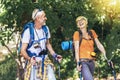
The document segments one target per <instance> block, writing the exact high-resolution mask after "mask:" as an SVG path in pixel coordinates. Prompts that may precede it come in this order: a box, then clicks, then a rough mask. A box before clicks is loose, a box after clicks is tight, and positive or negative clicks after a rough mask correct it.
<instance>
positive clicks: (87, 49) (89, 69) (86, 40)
mask: <svg viewBox="0 0 120 80" xmlns="http://www.w3.org/2000/svg"><path fill="white" fill-rule="evenodd" d="M76 24H77V27H78V28H79V30H80V32H81V34H82V35H81V36H80V34H79V32H78V31H75V32H74V35H73V41H74V46H75V58H76V62H77V70H78V71H81V73H82V76H83V78H84V80H94V78H93V74H94V69H95V64H94V60H95V59H94V57H93V56H95V52H94V42H95V44H96V45H97V47H98V49H99V50H100V51H101V52H102V53H103V54H104V57H105V59H106V60H107V57H106V52H105V49H104V47H103V45H102V44H101V43H100V41H99V40H98V36H97V34H96V33H95V31H94V30H90V32H91V33H92V36H93V38H92V37H91V36H90V34H89V31H88V30H87V27H88V20H87V18H85V17H84V16H79V17H77V19H76ZM80 37H82V41H81V44H80V45H79V42H80Z"/></svg>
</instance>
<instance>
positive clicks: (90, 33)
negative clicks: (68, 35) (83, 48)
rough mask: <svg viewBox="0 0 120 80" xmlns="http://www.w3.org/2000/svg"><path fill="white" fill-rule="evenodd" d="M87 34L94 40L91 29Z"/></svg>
mask: <svg viewBox="0 0 120 80" xmlns="http://www.w3.org/2000/svg"><path fill="white" fill-rule="evenodd" d="M88 34H89V35H90V36H91V38H92V39H93V41H94V42H95V39H94V36H93V34H92V31H91V30H89V31H88Z"/></svg>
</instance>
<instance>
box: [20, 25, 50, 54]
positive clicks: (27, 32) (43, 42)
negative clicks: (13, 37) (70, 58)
mask: <svg viewBox="0 0 120 80" xmlns="http://www.w3.org/2000/svg"><path fill="white" fill-rule="evenodd" d="M47 31H48V37H47V39H49V38H50V31H49V28H48V27H47ZM45 37H46V33H45V32H44V30H43V29H42V28H41V29H34V43H33V44H35V43H36V42H38V41H39V40H40V39H42V38H45ZM29 42H30V30H29V28H28V29H26V30H25V32H24V34H23V38H22V43H29ZM38 43H39V46H40V47H39V48H34V46H33V45H32V46H31V47H30V48H29V49H28V51H30V52H31V53H35V54H37V55H38V54H39V53H40V52H41V51H42V50H43V49H45V50H46V39H43V40H40V41H39V42H38Z"/></svg>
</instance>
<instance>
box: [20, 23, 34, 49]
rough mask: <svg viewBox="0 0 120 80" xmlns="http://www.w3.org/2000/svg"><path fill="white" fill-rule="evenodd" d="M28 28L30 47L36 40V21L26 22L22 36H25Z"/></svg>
mask: <svg viewBox="0 0 120 80" xmlns="http://www.w3.org/2000/svg"><path fill="white" fill-rule="evenodd" d="M28 28H29V30H30V43H29V44H28V48H30V47H31V46H32V44H33V41H34V22H28V23H27V24H25V26H24V29H23V32H22V37H23V33H24V31H25V30H26V29H28Z"/></svg>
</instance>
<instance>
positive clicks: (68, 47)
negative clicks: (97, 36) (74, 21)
mask: <svg viewBox="0 0 120 80" xmlns="http://www.w3.org/2000/svg"><path fill="white" fill-rule="evenodd" d="M78 32H79V36H80V41H79V46H80V45H81V42H82V32H81V31H80V30H78ZM88 34H89V35H90V36H91V38H92V39H93V41H94V37H93V34H92V31H91V30H88ZM94 42H95V41H94ZM61 47H62V50H64V51H66V50H72V54H73V57H74V58H75V47H74V43H73V38H72V40H69V41H63V42H62V43H61Z"/></svg>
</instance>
